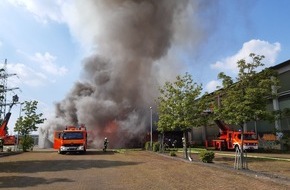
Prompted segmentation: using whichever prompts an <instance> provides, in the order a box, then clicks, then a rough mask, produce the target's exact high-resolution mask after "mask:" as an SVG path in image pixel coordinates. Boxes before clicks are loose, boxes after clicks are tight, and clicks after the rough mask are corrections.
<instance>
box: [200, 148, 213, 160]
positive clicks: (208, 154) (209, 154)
mask: <svg viewBox="0 0 290 190" xmlns="http://www.w3.org/2000/svg"><path fill="white" fill-rule="evenodd" d="M199 158H200V159H201V161H202V162H205V163H212V161H213V159H214V152H213V151H207V150H205V151H201V152H200V153H199Z"/></svg>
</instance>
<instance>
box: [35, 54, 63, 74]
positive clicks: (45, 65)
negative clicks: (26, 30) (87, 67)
mask: <svg viewBox="0 0 290 190" xmlns="http://www.w3.org/2000/svg"><path fill="white" fill-rule="evenodd" d="M30 59H31V60H33V61H35V62H37V63H39V64H40V65H41V68H42V69H43V70H44V71H45V72H47V73H50V74H53V75H59V76H63V75H65V74H66V73H67V71H68V70H67V68H66V67H64V66H61V67H58V66H57V65H56V64H55V61H56V57H55V56H53V55H51V54H50V53H49V52H45V53H44V54H41V53H35V54H34V55H33V56H31V57H30Z"/></svg>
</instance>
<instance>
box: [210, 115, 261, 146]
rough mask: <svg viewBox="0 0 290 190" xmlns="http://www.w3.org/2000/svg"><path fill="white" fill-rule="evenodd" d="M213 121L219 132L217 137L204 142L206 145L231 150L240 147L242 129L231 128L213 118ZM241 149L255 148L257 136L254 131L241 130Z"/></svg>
mask: <svg viewBox="0 0 290 190" xmlns="http://www.w3.org/2000/svg"><path fill="white" fill-rule="evenodd" d="M215 123H216V124H217V126H218V127H219V128H220V133H219V135H218V137H217V139H213V140H212V141H210V142H207V143H206V146H207V147H214V148H215V149H217V150H233V149H239V150H241V147H242V138H241V137H242V131H235V130H231V129H230V128H231V127H230V126H229V125H227V124H225V123H224V122H223V121H220V120H215ZM243 137H244V138H243V149H244V150H257V149H258V138H257V135H256V133H255V132H252V131H251V132H249V131H248V132H243Z"/></svg>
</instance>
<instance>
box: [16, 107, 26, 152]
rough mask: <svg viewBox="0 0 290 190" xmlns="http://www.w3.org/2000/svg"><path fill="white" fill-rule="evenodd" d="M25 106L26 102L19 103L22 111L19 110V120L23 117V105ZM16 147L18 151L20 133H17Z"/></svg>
mask: <svg viewBox="0 0 290 190" xmlns="http://www.w3.org/2000/svg"><path fill="white" fill-rule="evenodd" d="M23 104H24V102H19V105H20V109H19V118H20V117H21V113H22V105H23ZM16 143H17V144H16V146H17V150H18V149H19V131H17V142H16Z"/></svg>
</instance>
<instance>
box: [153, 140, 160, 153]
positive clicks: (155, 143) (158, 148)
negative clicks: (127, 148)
mask: <svg viewBox="0 0 290 190" xmlns="http://www.w3.org/2000/svg"><path fill="white" fill-rule="evenodd" d="M152 146H153V151H154V152H158V151H159V150H160V143H159V142H154V143H153V145H152Z"/></svg>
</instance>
